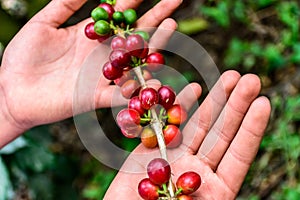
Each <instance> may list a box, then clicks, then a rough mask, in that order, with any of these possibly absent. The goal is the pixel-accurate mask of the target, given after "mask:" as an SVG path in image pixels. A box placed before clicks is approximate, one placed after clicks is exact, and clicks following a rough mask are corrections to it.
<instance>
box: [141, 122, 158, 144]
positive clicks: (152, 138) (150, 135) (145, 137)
mask: <svg viewBox="0 0 300 200" xmlns="http://www.w3.org/2000/svg"><path fill="white" fill-rule="evenodd" d="M141 141H142V144H143V145H144V146H145V147H147V148H154V147H156V146H157V137H156V134H155V132H154V130H153V129H152V128H150V127H144V129H143V131H142V133H141Z"/></svg>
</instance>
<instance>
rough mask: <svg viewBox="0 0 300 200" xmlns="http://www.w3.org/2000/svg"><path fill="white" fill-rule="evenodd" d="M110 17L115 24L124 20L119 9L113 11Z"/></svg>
mask: <svg viewBox="0 0 300 200" xmlns="http://www.w3.org/2000/svg"><path fill="white" fill-rule="evenodd" d="M112 18H113V20H114V22H115V23H116V24H121V23H123V22H124V21H125V17H124V15H123V13H122V12H120V11H116V12H114V14H113V16H112Z"/></svg>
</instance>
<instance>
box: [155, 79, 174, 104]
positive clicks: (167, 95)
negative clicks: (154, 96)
mask: <svg viewBox="0 0 300 200" xmlns="http://www.w3.org/2000/svg"><path fill="white" fill-rule="evenodd" d="M157 93H158V97H159V102H158V103H159V104H160V105H162V106H163V107H164V108H165V109H169V108H170V107H172V106H173V103H174V101H175V98H176V94H175V92H174V90H173V89H172V88H171V87H170V86H166V85H164V86H161V87H160V88H159V89H158V91H157Z"/></svg>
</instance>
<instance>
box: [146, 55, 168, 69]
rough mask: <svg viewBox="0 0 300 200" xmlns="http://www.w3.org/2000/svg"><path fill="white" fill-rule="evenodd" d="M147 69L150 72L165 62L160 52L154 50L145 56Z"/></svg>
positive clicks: (159, 67)
mask: <svg viewBox="0 0 300 200" xmlns="http://www.w3.org/2000/svg"><path fill="white" fill-rule="evenodd" d="M146 63H147V69H148V70H149V71H151V72H157V71H159V70H161V68H162V67H163V65H164V64H165V58H164V56H163V55H162V54H161V53H158V52H154V53H151V54H149V55H148V56H147V58H146Z"/></svg>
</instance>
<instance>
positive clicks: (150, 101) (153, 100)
mask: <svg viewBox="0 0 300 200" xmlns="http://www.w3.org/2000/svg"><path fill="white" fill-rule="evenodd" d="M139 98H140V101H141V103H142V107H143V108H144V109H146V110H149V109H150V108H151V107H152V106H153V105H155V104H157V103H158V94H157V91H156V90H155V89H153V88H150V87H148V88H144V89H142V90H141V91H140V95H139Z"/></svg>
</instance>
